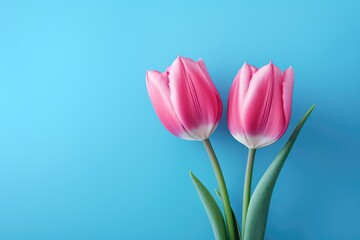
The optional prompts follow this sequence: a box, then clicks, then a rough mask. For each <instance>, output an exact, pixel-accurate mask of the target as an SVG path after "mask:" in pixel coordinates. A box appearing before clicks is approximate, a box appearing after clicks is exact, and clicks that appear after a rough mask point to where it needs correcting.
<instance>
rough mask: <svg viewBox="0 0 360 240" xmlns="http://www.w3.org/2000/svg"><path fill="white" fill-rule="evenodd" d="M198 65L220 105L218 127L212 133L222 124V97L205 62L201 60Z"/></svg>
mask: <svg viewBox="0 0 360 240" xmlns="http://www.w3.org/2000/svg"><path fill="white" fill-rule="evenodd" d="M198 65H199V67H200V69H201V70H202V72H203V73H204V75H205V76H206V79H207V81H208V83H209V85H210V88H212V89H213V90H212V91H213V92H214V93H215V94H216V99H217V105H218V114H217V117H216V120H215V122H216V125H214V128H213V130H212V132H213V131H214V130H215V128H216V127H217V125H218V123H219V122H220V119H221V116H222V110H223V108H222V101H221V98H220V95H219V93H218V91H217V89H216V87H215V85H214V83H213V81H212V80H211V77H210V74H209V72H208V71H207V69H206V66H205V62H204V61H203V60H202V59H201V58H200V59H199V61H198Z"/></svg>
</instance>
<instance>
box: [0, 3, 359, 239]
mask: <svg viewBox="0 0 360 240" xmlns="http://www.w3.org/2000/svg"><path fill="white" fill-rule="evenodd" d="M216 2H217V3H215V1H213V2H212V1H190V0H187V1H185V0H183V1H163V2H160V1H148V2H145V1H143V2H141V1H1V2H0V239H4V240H17V239H19V240H22V239H24V240H30V239H36V240H42V239H52V240H57V239H61V240H63V239H64V240H65V239H66V240H81V239H86V240H92V239H134V240H137V239H166V240H167V239H174V240H183V239H189V240H191V239H193V240H198V239H213V235H212V230H211V227H210V224H209V222H208V219H207V216H206V213H205V211H204V209H203V207H202V205H201V202H200V200H199V199H198V196H197V193H196V191H195V189H194V187H193V185H192V183H191V180H190V178H189V175H188V172H189V169H192V170H193V171H194V173H195V174H196V175H197V176H198V177H199V178H200V179H201V180H202V181H203V182H204V183H205V184H206V186H207V187H208V188H209V189H211V190H213V189H214V188H215V187H216V181H215V178H214V175H213V173H212V169H211V166H210V163H209V161H208V159H207V156H206V153H205V151H204V149H203V147H202V145H201V144H200V143H199V142H189V141H183V140H180V139H177V138H176V137H173V136H172V135H171V134H170V133H168V132H167V131H166V130H165V128H164V127H163V126H162V125H161V123H160V121H159V120H158V118H157V116H156V114H155V112H154V110H153V107H152V105H151V103H150V100H149V97H148V95H147V91H146V85H145V71H146V70H147V69H157V70H161V71H163V70H165V69H166V67H167V66H168V65H170V64H171V63H172V61H173V60H174V59H175V58H176V57H177V55H178V54H181V55H183V56H186V57H191V58H194V59H197V58H198V57H202V58H203V59H204V61H205V63H206V64H207V67H208V70H209V72H210V75H211V76H212V78H213V81H214V83H215V85H216V86H217V88H218V89H219V91H220V94H221V97H222V99H223V104H224V109H226V103H227V97H228V92H229V88H230V86H231V83H232V80H233V78H234V76H235V75H236V73H237V71H238V69H239V68H240V67H241V66H242V64H243V62H244V61H246V62H248V63H250V64H253V65H255V66H257V67H260V66H262V65H265V64H267V63H268V62H269V61H270V60H273V62H274V63H275V64H276V65H278V66H279V67H280V68H281V69H282V70H284V69H286V68H287V67H288V66H289V65H292V66H293V67H294V69H295V87H294V96H293V114H292V120H291V123H290V126H289V130H288V132H287V133H286V134H285V136H284V137H283V138H282V139H281V140H280V141H278V142H277V143H275V144H273V145H271V146H269V147H266V148H263V149H260V150H258V153H257V158H256V162H255V169H254V184H253V186H254V185H255V183H256V182H257V181H258V180H259V178H260V176H261V174H262V173H263V172H264V171H265V169H266V168H267V166H268V165H269V164H270V162H271V160H272V159H273V158H274V157H275V155H276V153H277V152H278V151H279V150H280V148H281V147H282V145H283V144H284V143H285V141H286V139H287V138H288V136H289V134H290V132H291V131H292V130H293V129H294V127H295V125H296V123H297V122H298V121H299V119H300V118H301V116H302V115H303V114H304V113H305V112H306V110H307V109H308V108H309V107H310V106H311V104H313V103H315V104H316V108H315V111H314V112H313V114H312V116H311V117H310V118H309V120H308V122H307V123H306V125H305V126H304V128H303V131H302V132H301V134H300V136H299V138H298V141H297V142H296V144H295V146H294V149H293V151H292V152H291V154H290V156H289V158H288V161H287V162H286V164H285V166H284V168H283V171H282V173H281V174H280V177H279V179H278V183H277V185H276V188H275V191H274V194H273V199H272V203H271V208H270V213H269V219H268V220H269V221H268V228H267V232H266V237H265V238H266V239H273V240H274V239H276V240H279V239H285V240H287V239H293V240H297V239H298V240H302V239H326V240H332V239H333V240H336V239H342V240H347V239H348V240H352V239H360V228H359V226H360V221H359V216H360V174H359V171H360V159H359V157H358V148H359V146H360V141H359V136H360V108H359V104H360V77H359V71H358V69H359V66H360V57H359V56H360V44H359V43H360V14H359V12H360V2H359V1H357V0H352V1H340V0H334V1H325V0H324V1H310V0H306V1H289V0H288V1H285V0H283V1H250V0H249V1H233V2H230V1H229V2H225V1H224V2H221V3H220V1H216ZM225 112H226V111H225ZM225 112H224V115H223V118H222V122H221V124H220V126H219V127H218V129H217V130H216V132H215V133H214V135H213V136H212V138H211V139H212V142H213V145H214V148H215V151H216V152H217V154H218V157H219V159H220V164H221V166H222V168H223V172H224V174H225V178H226V180H227V183H228V190H229V194H230V198H231V202H232V204H233V206H234V209H235V212H236V214H237V215H238V216H240V213H241V203H242V188H243V187H242V186H243V177H244V170H245V161H246V154H247V150H246V148H245V147H244V146H242V145H241V144H240V143H238V142H236V140H235V139H233V138H232V136H231V135H230V133H229V131H228V129H227V124H226V114H225Z"/></svg>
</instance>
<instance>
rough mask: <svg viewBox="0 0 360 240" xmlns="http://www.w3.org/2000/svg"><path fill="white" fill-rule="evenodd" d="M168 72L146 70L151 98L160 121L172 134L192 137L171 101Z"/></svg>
mask: <svg viewBox="0 0 360 240" xmlns="http://www.w3.org/2000/svg"><path fill="white" fill-rule="evenodd" d="M168 84H169V79H168V76H167V73H161V72H158V71H147V72H146V86H147V90H148V93H149V96H150V100H151V102H152V104H153V106H154V109H155V112H156V113H157V115H158V117H159V118H160V121H161V122H162V123H163V125H164V126H165V127H166V129H168V130H169V131H170V132H171V133H172V134H174V135H175V136H178V137H182V138H186V139H188V138H191V137H190V136H188V134H187V133H186V130H185V129H184V128H183V126H182V125H181V123H180V121H179V119H178V118H177V116H176V114H175V111H174V109H173V106H172V104H171V101H170V88H169V85H168Z"/></svg>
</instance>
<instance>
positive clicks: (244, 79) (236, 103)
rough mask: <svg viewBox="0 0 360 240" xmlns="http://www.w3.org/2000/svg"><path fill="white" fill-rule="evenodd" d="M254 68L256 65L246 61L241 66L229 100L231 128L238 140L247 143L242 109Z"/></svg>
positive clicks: (229, 123) (229, 122)
mask: <svg viewBox="0 0 360 240" xmlns="http://www.w3.org/2000/svg"><path fill="white" fill-rule="evenodd" d="M252 68H254V67H252V66H250V65H248V64H246V63H244V65H243V66H242V67H241V69H240V70H239V72H238V74H237V75H236V77H235V79H234V82H233V84H232V86H231V89H230V95H229V101H228V125H229V130H230V132H231V134H232V135H233V136H234V137H235V138H236V139H237V140H238V141H240V142H242V143H243V144H245V145H246V144H247V143H246V136H245V132H244V129H243V127H242V124H241V118H240V109H241V106H242V102H243V100H244V98H245V96H246V92H247V90H248V88H249V84H250V80H251V77H252V74H253V71H252ZM254 69H255V68H254Z"/></svg>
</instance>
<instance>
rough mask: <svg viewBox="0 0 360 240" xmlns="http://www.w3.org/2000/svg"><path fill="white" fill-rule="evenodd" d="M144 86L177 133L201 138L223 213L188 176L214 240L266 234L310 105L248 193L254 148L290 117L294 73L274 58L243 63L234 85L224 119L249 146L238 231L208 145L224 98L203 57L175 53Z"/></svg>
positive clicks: (284, 125)
mask: <svg viewBox="0 0 360 240" xmlns="http://www.w3.org/2000/svg"><path fill="white" fill-rule="evenodd" d="M146 85H147V89H148V93H149V96H150V99H151V102H152V104H153V106H154V108H155V112H156V113H157V115H158V116H159V118H160V120H161V122H162V123H163V125H164V126H165V127H166V128H167V129H168V130H169V131H170V132H171V133H172V134H174V135H175V136H177V137H179V138H183V139H186V140H195V141H201V142H202V143H203V145H204V147H205V150H206V152H207V154H208V156H209V159H210V162H211V165H212V167H213V170H214V173H215V177H216V180H217V183H218V190H216V195H217V196H218V197H219V199H220V201H221V203H222V206H223V212H222V211H221V210H220V207H219V206H218V204H217V202H216V201H215V199H214V197H213V196H212V195H211V193H210V192H209V191H208V190H207V188H206V187H205V186H204V185H203V184H202V183H201V181H200V180H199V179H198V178H197V177H196V176H195V175H194V174H193V173H192V172H191V171H190V177H191V179H192V181H193V183H194V185H195V188H196V190H197V192H198V194H199V197H200V199H201V201H202V203H203V205H204V208H205V210H206V212H207V215H208V217H209V220H210V223H211V226H212V229H213V232H214V236H215V239H217V240H240V239H243V240H258V239H263V238H264V235H265V229H266V222H267V216H268V211H269V206H270V200H271V195H272V192H273V189H274V186H275V183H276V180H277V177H278V176H279V173H280V171H281V168H282V166H283V165H284V162H285V160H286V158H287V156H288V154H289V152H290V150H291V148H292V146H293V145H294V143H295V140H296V138H297V136H298V134H299V132H300V130H301V128H302V126H303V125H304V123H305V121H306V119H307V118H308V117H309V115H310V113H311V112H312V110H313V108H314V106H312V107H311V108H310V109H309V111H308V112H307V113H306V114H305V115H304V117H303V118H302V119H301V120H300V122H299V124H298V125H297V127H296V128H295V130H294V132H293V133H292V135H291V136H290V138H289V140H288V141H287V143H286V144H285V146H284V147H283V148H282V150H281V151H280V153H279V154H278V155H277V157H276V158H275V159H274V160H273V162H272V163H271V164H270V166H269V167H268V169H267V170H266V171H265V173H264V174H263V176H262V177H261V179H260V181H259V182H258V184H257V186H256V188H255V190H254V192H253V193H252V194H251V181H252V171H253V163H254V158H255V152H256V150H257V149H258V148H261V147H264V146H267V145H269V144H271V143H273V142H275V141H276V140H278V139H279V138H280V137H281V136H282V135H283V134H284V133H285V131H286V129H287V127H288V125H289V121H290V115H291V105H292V91H293V85H294V71H293V69H292V67H290V68H288V69H287V70H285V72H281V70H280V69H279V68H278V67H276V66H275V65H274V64H273V63H272V62H270V63H269V64H268V65H266V66H263V67H261V68H259V69H257V68H255V67H253V66H251V65H249V64H246V63H245V64H244V65H243V66H242V67H241V69H240V70H239V72H238V74H237V75H236V77H235V80H234V82H233V84H232V87H231V90H230V95H229V100H228V111H227V118H228V119H227V120H228V126H229V130H230V132H231V134H232V135H233V137H234V138H235V139H236V140H237V141H239V142H240V143H242V144H244V145H245V146H246V147H248V149H249V151H248V160H247V166H246V172H245V181H244V192H243V208H242V222H241V229H240V226H239V224H238V221H237V218H236V216H235V214H234V212H233V210H232V207H231V204H230V199H229V195H228V191H227V188H226V184H225V180H224V177H223V174H222V171H221V168H220V165H219V162H218V159H217V157H216V155H215V152H214V150H213V148H212V145H211V143H210V140H209V137H210V135H211V134H212V133H213V132H214V130H215V129H216V127H217V125H218V124H219V122H220V119H221V115H222V102H221V98H220V95H219V93H218V91H217V90H216V88H215V86H214V84H213V82H212V80H211V78H210V75H209V73H208V71H207V69H206V66H205V63H204V61H203V60H201V59H200V60H199V61H198V62H195V61H193V60H192V59H189V58H183V57H180V56H179V57H178V58H176V59H175V61H174V62H173V63H172V65H171V66H170V67H168V68H167V69H166V71H165V72H159V71H147V73H146Z"/></svg>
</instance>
